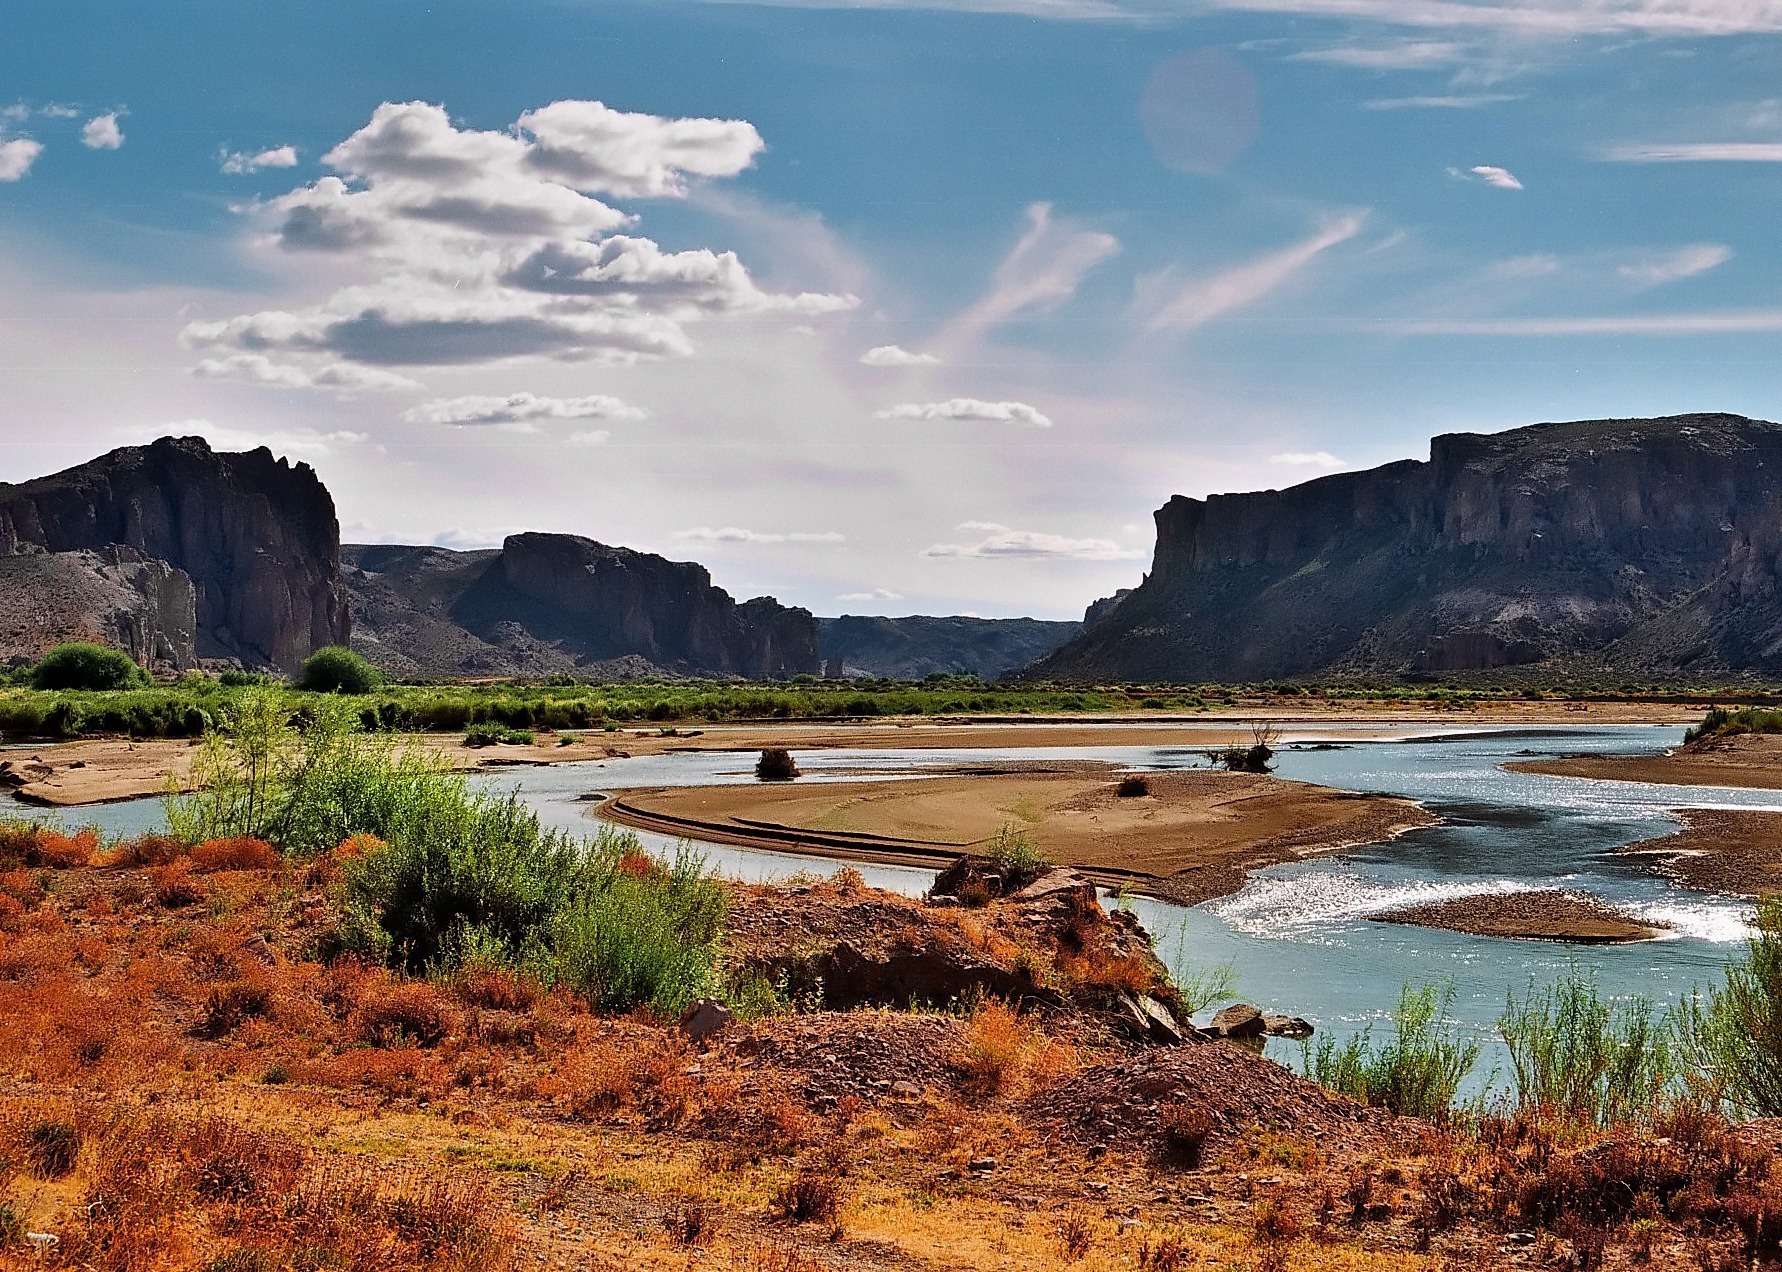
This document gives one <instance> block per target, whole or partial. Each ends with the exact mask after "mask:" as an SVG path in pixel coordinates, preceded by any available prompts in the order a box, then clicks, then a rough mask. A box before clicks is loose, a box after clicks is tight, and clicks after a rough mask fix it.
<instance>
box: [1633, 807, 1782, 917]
mask: <svg viewBox="0 0 1782 1272" xmlns="http://www.w3.org/2000/svg"><path fill="white" fill-rule="evenodd" d="M1677 816H1678V818H1679V819H1681V821H1682V822H1683V829H1682V830H1680V831H1678V832H1677V833H1676V834H1674V835H1664V836H1662V837H1660V838H1658V839H1646V840H1642V841H1641V842H1639V843H1637V844H1629V845H1628V846H1627V847H1625V848H1623V849H1621V851H1622V852H1624V853H1632V854H1636V855H1640V856H1649V857H1651V858H1652V867H1653V869H1654V870H1656V871H1657V872H1658V873H1659V874H1662V875H1664V876H1666V877H1667V878H1670V879H1675V880H1676V881H1677V882H1678V883H1681V884H1685V885H1687V886H1688V887H1691V888H1701V889H1703V890H1704V891H1707V892H1719V893H1722V894H1723V895H1726V896H1742V897H1758V896H1765V895H1767V894H1769V893H1773V892H1777V891H1782V813H1764V812H1749V811H1744V810H1728V809H1719V808H1685V809H1682V810H1680V811H1679V812H1678V813H1677Z"/></svg>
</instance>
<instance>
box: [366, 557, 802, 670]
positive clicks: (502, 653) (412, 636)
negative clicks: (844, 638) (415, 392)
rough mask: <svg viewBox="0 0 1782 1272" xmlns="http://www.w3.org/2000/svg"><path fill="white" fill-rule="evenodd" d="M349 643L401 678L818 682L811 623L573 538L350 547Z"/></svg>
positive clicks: (693, 569) (679, 565)
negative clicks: (454, 547)
mask: <svg viewBox="0 0 1782 1272" xmlns="http://www.w3.org/2000/svg"><path fill="white" fill-rule="evenodd" d="M342 555H343V558H344V560H345V562H346V587H347V590H348V592H349V593H350V595H351V597H352V603H353V610H354V614H355V617H356V626H355V631H354V647H355V648H356V649H358V650H359V651H360V652H361V653H363V654H364V655H365V656H366V657H367V658H369V659H371V660H372V661H373V662H375V663H377V664H378V665H380V666H382V667H384V668H386V669H388V670H390V671H392V672H394V673H396V674H399V675H410V676H413V675H420V676H513V675H519V676H538V675H553V674H563V675H575V676H580V677H584V678H626V677H635V676H643V675H659V674H663V673H670V674H681V675H706V676H737V677H745V678H749V679H771V678H780V677H788V676H793V675H797V674H800V673H806V674H809V673H815V672H816V671H817V670H818V662H817V622H816V620H815V619H814V618H812V617H811V614H810V612H809V611H808V610H803V609H797V608H793V607H789V606H784V605H781V604H780V603H779V602H778V601H776V600H774V599H773V598H772V597H765V596H764V597H757V598H755V599H754V600H750V601H744V602H742V603H741V604H738V603H737V602H736V601H735V600H733V599H732V598H731V596H730V594H729V593H728V592H726V591H724V590H723V589H722V588H720V587H716V586H714V585H713V583H712V581H711V575H710V574H709V573H708V572H707V571H706V569H705V567H704V566H701V565H697V564H694V563H693V562H684V561H670V560H668V559H666V558H664V557H659V556H655V555H652V554H650V553H647V552H636V551H633V550H632V549H630V548H619V547H611V546H608V545H606V544H603V543H596V542H595V541H594V540H592V539H584V538H581V537H580V536H578V535H568V534H516V535H510V536H508V538H507V539H506V540H505V541H504V542H503V543H502V546H501V547H500V548H495V549H486V550H482V551H476V552H454V551H449V550H447V549H445V548H432V547H409V546H404V545H390V544H383V545H363V544H349V545H347V546H346V547H345V548H343V549H342Z"/></svg>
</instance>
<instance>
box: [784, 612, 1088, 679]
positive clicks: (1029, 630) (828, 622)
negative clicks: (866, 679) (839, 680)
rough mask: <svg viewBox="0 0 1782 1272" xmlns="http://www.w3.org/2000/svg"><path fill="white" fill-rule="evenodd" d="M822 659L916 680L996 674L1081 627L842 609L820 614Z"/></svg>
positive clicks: (846, 667) (1038, 621) (1055, 644)
mask: <svg viewBox="0 0 1782 1272" xmlns="http://www.w3.org/2000/svg"><path fill="white" fill-rule="evenodd" d="M817 625H818V629H819V632H820V635H819V637H818V641H819V645H820V648H821V653H822V658H823V661H824V663H825V664H828V663H829V662H830V660H832V659H836V658H839V659H841V663H842V668H843V671H844V673H847V672H861V673H864V674H867V675H873V676H887V677H890V678H892V679H896V680H920V679H922V678H923V677H924V676H929V675H933V674H934V673H936V672H944V673H946V674H948V675H969V676H977V677H979V678H980V679H982V680H994V679H995V678H996V677H998V676H1001V675H1003V674H1004V673H1006V672H1010V671H1013V670H1015V669H1016V668H1018V667H1024V666H1026V665H1027V664H1028V663H1030V662H1032V661H1033V660H1034V659H1036V658H1039V657H1041V656H1043V655H1045V654H1048V653H1050V652H1051V651H1052V650H1054V649H1056V648H1057V647H1058V646H1059V645H1061V644H1063V643H1064V642H1065V641H1067V640H1069V639H1070V638H1071V637H1072V636H1075V635H1076V634H1077V633H1078V632H1079V631H1081V630H1082V629H1083V625H1082V624H1081V623H1070V622H1064V623H1054V622H1047V621H1045V620H1043V619H1037V618H958V617H945V618H933V617H929V616H926V615H915V616H912V617H909V618H880V617H876V616H871V615H858V614H844V615H842V616H841V617H840V618H819V619H818V620H817Z"/></svg>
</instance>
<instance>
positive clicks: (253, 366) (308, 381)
mask: <svg viewBox="0 0 1782 1272" xmlns="http://www.w3.org/2000/svg"><path fill="white" fill-rule="evenodd" d="M192 374H193V375H196V376H201V377H203V378H204V379H207V380H243V381H246V382H247V383H249V384H264V385H267V386H269V387H271V388H275V389H333V390H335V391H336V392H339V393H360V392H367V391H370V392H388V391H395V392H400V391H403V390H409V389H418V388H420V387H421V386H420V385H419V384H417V383H415V381H413V380H411V379H409V378H408V377H407V376H405V375H397V374H396V373H395V372H394V371H381V370H379V369H378V368H376V367H361V366H355V365H353V364H352V363H350V362H337V361H317V362H311V363H310V364H308V365H304V366H298V365H296V364H293V363H286V362H274V361H273V360H272V359H271V358H268V357H267V356H266V355H265V354H262V353H232V354H229V355H228V356H226V357H221V358H204V359H202V360H200V361H199V363H198V365H197V366H195V367H193V368H192Z"/></svg>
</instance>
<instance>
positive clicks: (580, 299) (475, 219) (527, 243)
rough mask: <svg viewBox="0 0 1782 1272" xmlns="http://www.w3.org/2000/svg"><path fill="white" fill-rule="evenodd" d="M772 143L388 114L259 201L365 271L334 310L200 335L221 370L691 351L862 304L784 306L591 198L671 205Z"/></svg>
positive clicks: (840, 300) (306, 244) (624, 121)
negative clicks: (480, 124)
mask: <svg viewBox="0 0 1782 1272" xmlns="http://www.w3.org/2000/svg"><path fill="white" fill-rule="evenodd" d="M760 148H761V141H760V137H759V135H758V134H757V133H756V132H755V129H754V127H753V125H751V124H748V123H746V122H743V121H740V120H706V119H694V120H684V119H683V120H676V119H663V118H659V117H657V116H654V115H635V114H628V113H626V112H623V111H615V110H612V109H611V108H609V107H607V106H604V105H603V104H601V103H599V102H574V101H569V102H555V103H553V104H551V105H550V106H546V107H543V108H541V109H539V110H535V111H531V112H529V113H527V114H525V115H522V116H521V117H520V119H519V120H518V122H517V123H516V125H515V126H514V128H513V129H511V130H508V131H503V132H482V131H477V130H474V129H468V128H460V127H458V126H456V125H455V124H453V123H452V121H451V119H450V117H449V116H448V115H447V114H446V112H445V110H444V109H443V108H441V107H439V106H435V105H430V104H428V103H426V102H406V103H395V102H386V103H384V104H383V105H381V106H379V107H378V108H377V109H376V110H375V111H374V112H373V113H372V116H371V119H370V121H369V122H368V123H366V125H365V126H364V127H363V128H361V129H359V130H358V131H357V132H355V133H354V134H353V135H352V136H350V137H348V138H347V139H346V140H345V141H343V142H341V143H340V144H339V145H337V146H335V147H334V148H333V149H332V150H330V151H329V152H328V153H327V154H326V155H324V156H323V157H322V161H323V163H325V164H326V165H327V166H328V167H330V168H332V169H334V171H335V172H336V173H337V174H339V175H336V176H327V177H323V178H322V179H320V180H318V181H316V182H313V183H312V184H309V185H305V186H299V187H298V188H297V189H295V190H292V191H290V192H289V193H288V194H285V195H283V196H281V197H279V198H276V199H273V200H270V201H269V202H267V203H265V204H263V205H261V206H260V213H261V215H263V216H265V217H267V218H269V220H270V222H271V226H270V228H271V229H272V238H273V242H274V243H275V244H276V245H277V246H279V247H281V248H282V249H284V250H285V251H289V252H293V253H316V254H319V255H323V256H327V257H331V258H335V259H337V260H338V261H339V262H340V263H341V265H342V266H344V267H345V268H348V269H357V270H359V271H360V272H361V274H362V275H363V276H362V277H361V279H360V280H359V281H357V282H354V283H351V284H350V285H347V286H344V287H341V288H340V289H339V290H337V291H336V292H335V293H334V294H333V295H332V296H330V297H329V298H328V299H327V300H325V301H323V302H322V303H321V304H318V305H314V306H311V307H309V308H301V309H294V310H266V311H262V312H260V313H251V314H241V315H238V316H236V317H233V318H227V319H222V320H219V321H198V322H193V323H190V324H188V325H187V326H186V328H185V330H184V332H183V333H182V339H183V340H184V341H185V342H186V344H187V345H188V346H190V347H193V348H196V349H199V350H202V351H205V352H207V353H211V354H214V355H219V356H220V355H223V354H228V353H258V354H264V355H269V356H271V355H279V356H281V357H283V358H285V359H286V360H289V359H291V358H298V359H301V358H310V357H315V358H328V359H333V360H345V361H348V362H353V363H359V364H366V365H373V366H449V365H477V364H488V363H498V362H504V361H510V360H515V359H526V358H550V359H563V360H574V359H599V360H605V361H615V362H628V361H633V360H636V359H637V358H641V357H668V356H685V355H688V354H691V353H692V352H693V345H692V341H691V338H690V337H689V335H688V334H687V331H686V327H687V325H688V324H690V323H693V322H696V321H700V320H703V319H707V318H712V317H717V316H722V315H759V314H772V313H781V314H795V315H810V314H820V313H827V312H832V311H835V310H839V309H845V308H849V307H851V306H852V305H853V304H854V303H856V302H855V301H854V298H853V297H851V296H838V295H829V294H822V293H804V294H797V295H776V294H772V293H769V292H765V291H763V290H762V289H760V288H759V287H757V286H756V284H755V282H754V280H753V279H752V278H751V277H750V276H749V273H748V271H747V270H746V269H745V268H744V267H743V265H742V262H741V261H739V260H738V259H737V257H736V255H735V254H734V253H731V252H717V251H712V250H708V249H695V250H691V251H683V252H665V251H663V250H662V249H661V248H660V247H658V246H657V245H656V243H654V242H653V241H651V240H650V239H647V238H642V237H638V236H636V235H634V234H627V233H618V232H617V231H620V230H622V229H629V228H630V227H631V226H632V224H633V223H634V221H635V218H634V217H633V216H631V215H630V214H628V213H625V212H622V211H620V210H619V209H617V208H615V207H613V206H611V205H610V204H608V203H607V202H604V201H603V199H602V198H600V197H597V196H603V195H605V196H631V197H652V198H666V197H674V196H678V195H681V194H683V193H685V192H686V191H687V188H688V184H687V183H688V181H689V179H691V178H710V177H722V176H730V175H733V174H735V173H737V172H739V171H741V170H742V169H743V168H746V167H747V166H748V165H749V164H750V163H751V162H752V161H753V158H754V156H755V154H756V153H757V152H758V151H759V150H760Z"/></svg>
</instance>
